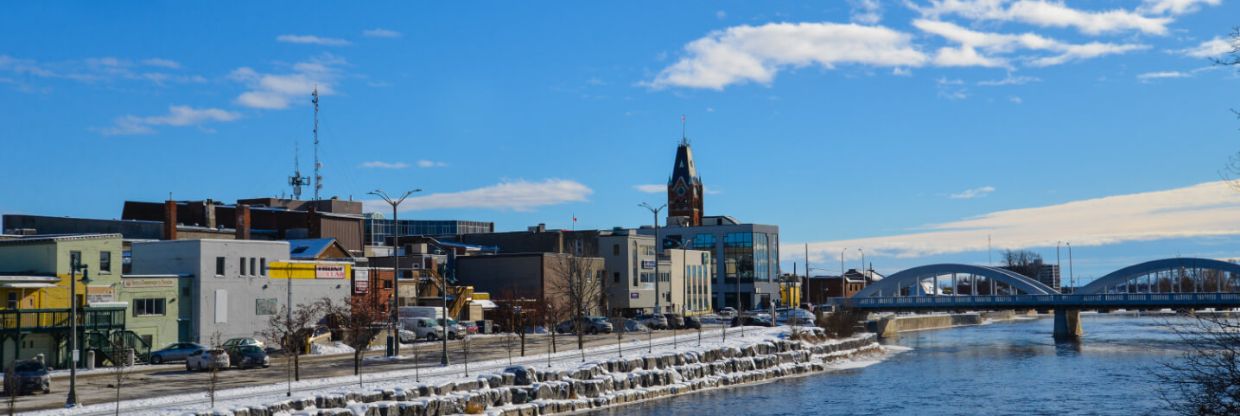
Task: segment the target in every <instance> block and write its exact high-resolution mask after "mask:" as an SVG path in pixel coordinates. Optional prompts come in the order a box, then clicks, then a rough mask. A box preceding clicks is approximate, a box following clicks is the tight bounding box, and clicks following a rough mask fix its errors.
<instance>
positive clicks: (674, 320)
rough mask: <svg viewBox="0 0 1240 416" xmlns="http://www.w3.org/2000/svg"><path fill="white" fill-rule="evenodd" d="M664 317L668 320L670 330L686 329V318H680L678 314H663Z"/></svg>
mask: <svg viewBox="0 0 1240 416" xmlns="http://www.w3.org/2000/svg"><path fill="white" fill-rule="evenodd" d="M663 317H664V318H667V327H668V328H671V329H683V328H684V327H685V318H684V317H682V316H680V314H678V313H665V314H663Z"/></svg>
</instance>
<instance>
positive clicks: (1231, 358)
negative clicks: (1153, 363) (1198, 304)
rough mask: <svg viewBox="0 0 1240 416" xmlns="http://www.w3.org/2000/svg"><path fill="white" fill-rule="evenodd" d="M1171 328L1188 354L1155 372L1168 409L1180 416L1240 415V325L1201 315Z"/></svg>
mask: <svg viewBox="0 0 1240 416" xmlns="http://www.w3.org/2000/svg"><path fill="white" fill-rule="evenodd" d="M1169 326H1170V327H1171V328H1172V330H1173V331H1174V332H1175V333H1176V335H1178V336H1179V338H1180V339H1181V340H1182V343H1183V345H1185V346H1186V347H1187V351H1185V352H1184V354H1183V357H1182V359H1181V360H1179V361H1169V362H1165V363H1163V367H1164V368H1163V371H1160V372H1156V377H1157V378H1158V380H1159V381H1160V383H1159V384H1160V385H1161V386H1163V387H1162V388H1161V389H1160V390H1159V395H1160V397H1161V398H1162V399H1163V401H1164V402H1165V403H1166V404H1167V407H1168V408H1169V409H1170V410H1171V411H1172V412H1174V413H1177V414H1181V415H1235V414H1240V322H1238V321H1236V320H1233V319H1232V318H1229V317H1227V316H1226V315H1222V314H1202V315H1194V317H1193V320H1192V321H1190V322H1189V323H1177V324H1172V325H1169Z"/></svg>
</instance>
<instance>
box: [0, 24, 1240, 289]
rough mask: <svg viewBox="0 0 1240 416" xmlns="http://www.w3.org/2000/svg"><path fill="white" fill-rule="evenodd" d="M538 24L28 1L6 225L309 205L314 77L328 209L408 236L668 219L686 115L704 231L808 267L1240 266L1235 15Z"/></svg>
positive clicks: (1, 90)
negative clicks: (404, 206)
mask: <svg viewBox="0 0 1240 416" xmlns="http://www.w3.org/2000/svg"><path fill="white" fill-rule="evenodd" d="M521 6H523V5H519V4H514V3H504V2H494V3H474V4H468V5H458V4H447V5H431V4H424V3H414V4H406V3H395V2H394V3H372V4H368V5H367V6H366V7H365V8H357V7H346V6H343V5H340V4H329V3H319V2H310V3H305V2H297V3H292V2H284V3H280V2H272V3H262V4H250V3H240V2H238V3H223V2H219V3H211V4H187V3H181V2H157V3H107V4H102V3H97V2H61V3H50V2H26V3H15V2H7V3H5V4H4V5H3V6H0V8H2V9H3V13H0V114H4V117H3V120H4V122H3V123H0V140H2V141H3V143H2V144H3V150H2V151H0V172H3V175H4V176H5V177H6V178H7V179H8V180H3V181H0V196H2V197H0V212H5V213H32V214H46V215H69V216H85V217H98V218H113V217H118V216H119V215H120V209H121V203H122V201H124V200H126V199H136V200H162V199H164V198H166V197H167V196H168V194H169V193H171V194H172V196H173V197H174V198H177V199H202V198H215V199H219V200H235V199H237V198H244V197H254V196H266V195H279V194H281V193H287V192H289V189H288V187H287V186H286V185H285V180H286V177H287V176H288V175H289V174H290V172H291V170H292V163H293V161H292V159H293V156H292V155H293V146H294V143H295V142H296V143H299V144H300V146H301V153H300V155H301V166H302V168H303V171H306V172H308V171H309V170H310V166H311V163H312V162H311V160H312V152H311V137H310V125H311V110H310V106H309V90H310V89H311V88H313V86H314V85H316V84H317V85H318V86H319V88H320V91H321V93H322V94H323V97H322V113H321V117H320V122H321V130H320V133H321V134H320V137H321V140H322V142H323V144H322V147H321V149H320V157H321V159H322V161H323V164H324V169H323V173H324V176H325V177H326V179H325V181H324V189H325V191H324V193H325V195H338V196H340V197H341V198H349V197H353V198H355V199H363V198H366V195H365V193H366V192H367V191H369V190H371V189H375V188H382V189H386V190H389V191H390V192H394V191H396V190H398V189H402V188H414V187H418V188H422V189H424V190H425V191H424V196H425V197H424V198H421V199H414V200H413V201H411V202H410V205H409V208H410V209H411V211H409V212H408V213H406V214H404V215H406V216H410V217H416V218H426V219H443V218H456V219H476V220H489V221H495V222H496V223H497V227H498V228H499V229H503V230H513V229H523V228H524V227H526V226H528V225H532V224H536V223H547V224H548V226H551V227H569V226H570V225H571V223H570V221H571V218H572V217H573V215H574V214H576V216H577V218H578V219H579V222H578V224H577V226H578V227H579V228H610V227H612V226H638V225H641V224H644V223H647V222H649V215H648V213H646V211H644V210H642V209H640V208H638V207H637V206H636V205H637V203H639V202H643V201H650V202H656V201H659V200H662V199H663V198H664V196H663V194H662V193H645V192H643V191H642V190H641V188H642V185H651V184H660V183H662V182H663V181H665V180H666V178H667V175H668V174H669V173H670V170H671V162H672V158H673V156H674V153H675V146H676V143H677V141H678V140H679V138H680V129H681V126H680V117H681V114H684V115H686V117H687V119H688V128H687V130H688V136H689V138H690V139H691V140H692V142H693V144H694V151H695V153H696V157H697V162H698V168H699V171H700V173H701V175H702V176H703V180H704V182H705V183H706V186H707V188H708V191H709V194H708V195H707V200H706V211H707V213H708V214H711V215H717V214H727V215H732V216H735V217H737V218H739V219H742V220H744V221H751V222H760V223H773V224H778V225H779V226H780V227H781V229H782V240H783V243H784V253H783V254H784V256H783V258H784V267H785V268H786V269H791V263H792V262H794V261H796V262H801V261H803V260H802V258H803V257H804V255H803V254H801V253H802V249H801V248H800V244H802V243H805V242H809V243H811V250H812V252H811V256H810V257H811V260H812V261H814V263H815V264H822V263H826V264H829V265H832V266H831V267H830V268H829V269H830V270H834V269H836V268H838V257H839V252H840V251H841V250H842V249H845V248H847V249H848V250H849V251H847V252H846V260H847V261H849V262H850V263H852V264H854V265H855V264H857V263H859V259H860V252H857V251H855V249H856V248H863V249H865V250H866V253H867V259H868V260H872V261H873V262H874V265H875V267H877V268H878V269H879V270H880V271H885V272H894V271H897V270H899V269H902V268H904V267H908V266H912V265H916V264H920V263H925V262H930V261H960V262H968V263H984V262H985V261H986V258H987V253H986V250H985V244H986V242H985V238H986V236H987V235H989V236H990V237H991V240H992V246H994V247H997V248H1002V247H1017V248H1032V249H1034V250H1037V251H1039V252H1040V253H1042V254H1043V255H1044V256H1045V257H1047V258H1050V259H1053V258H1054V256H1055V253H1054V245H1055V242H1056V241H1073V242H1074V243H1073V244H1074V246H1075V247H1074V250H1075V252H1074V255H1075V259H1074V260H1075V262H1076V266H1077V267H1076V269H1077V273H1078V274H1079V275H1082V276H1086V277H1089V276H1097V275H1100V274H1102V273H1105V272H1106V271H1109V270H1113V269H1115V268H1118V267H1119V266H1122V265H1124V264H1130V263H1132V262H1136V261H1140V260H1145V259H1153V258H1160V257H1168V256H1175V255H1185V256H1189V255H1196V256H1205V257H1216V258H1229V257H1237V256H1240V253H1237V250H1236V249H1237V247H1240V246H1238V245H1237V243H1240V238H1237V237H1236V236H1237V235H1240V200H1238V199H1237V198H1240V197H1238V196H1237V193H1236V192H1232V191H1230V190H1229V189H1227V187H1226V186H1223V185H1222V184H1218V183H1216V182H1217V181H1219V170H1220V169H1221V168H1222V167H1223V166H1224V164H1225V163H1226V162H1227V158H1228V156H1229V155H1231V154H1234V153H1235V152H1236V151H1238V150H1240V131H1237V129H1238V128H1240V121H1237V120H1236V119H1235V117H1234V116H1233V115H1232V113H1231V112H1230V111H1229V109H1230V108H1234V107H1240V103H1238V102H1237V99H1236V94H1235V92H1236V91H1237V87H1238V86H1240V82H1238V80H1237V76H1236V72H1235V71H1234V70H1233V69H1227V68H1220V67H1216V66H1212V65H1211V64H1210V61H1209V59H1208V58H1209V57H1210V56H1218V55H1220V54H1221V53H1223V52H1225V51H1226V50H1227V49H1228V45H1227V43H1226V40H1227V35H1228V33H1229V32H1230V30H1231V28H1232V27H1233V26H1236V25H1240V19H1237V16H1240V6H1238V5H1237V4H1236V2H1233V1H1229V0H1150V1H1144V2H1142V1H1132V2H1120V1H1094V2H1084V1H1073V2H1066V3H1060V2H1047V1H1039V0H1016V1H1002V0H992V1H972V0H942V1H929V0H917V1H910V2H883V1H865V0H855V1H848V2H844V1H840V2H827V3H825V4H822V3H799V2H760V3H759V2H677V3H675V4H674V5H668V4H666V3H664V2H648V3H640V2H624V3H619V2H617V3H610V4H600V3H592V4H579V3H555V4H553V3H544V4H540V6H542V7H540V8H538V9H533V8H527V7H521ZM1108 197H1110V198H1108ZM943 230H947V233H946V234H936V232H937V231H943ZM794 245H795V246H797V247H795V249H794V247H793V246H794ZM853 246H858V247H853ZM1065 256H1066V252H1065ZM1064 261H1065V263H1066V259H1065V260H1064ZM1065 267H1066V266H1065Z"/></svg>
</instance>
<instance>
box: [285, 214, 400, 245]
mask: <svg viewBox="0 0 1240 416" xmlns="http://www.w3.org/2000/svg"><path fill="white" fill-rule="evenodd" d="M306 222H307V224H306V231H307V232H308V233H309V234H310V235H309V237H310V238H323V235H322V234H323V229H322V225H323V224H322V219H321V218H319V210H318V208H317V207H315V206H314V205H311V206H310V211H307V212H306ZM397 243H399V241H397ZM393 246H395V244H393Z"/></svg>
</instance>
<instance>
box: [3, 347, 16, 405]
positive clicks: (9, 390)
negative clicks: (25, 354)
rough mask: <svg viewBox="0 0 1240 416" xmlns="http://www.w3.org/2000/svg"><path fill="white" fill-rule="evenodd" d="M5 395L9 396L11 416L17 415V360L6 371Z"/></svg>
mask: <svg viewBox="0 0 1240 416" xmlns="http://www.w3.org/2000/svg"><path fill="white" fill-rule="evenodd" d="M4 393H5V394H6V395H7V396H8V397H7V399H8V400H6V401H7V402H8V403H9V416H13V415H15V414H17V360H16V359H14V360H13V361H12V362H10V363H9V368H8V369H6V370H5V371H4Z"/></svg>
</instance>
